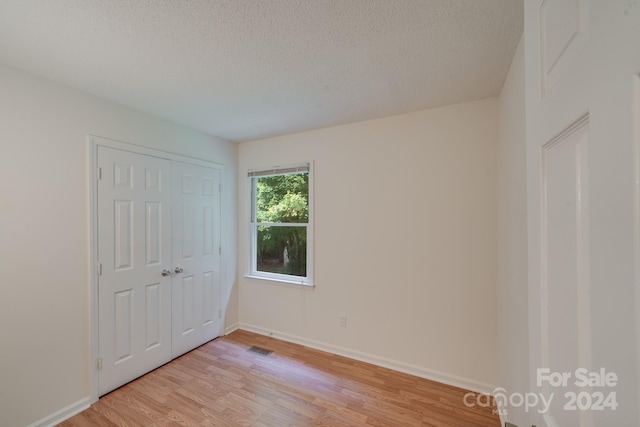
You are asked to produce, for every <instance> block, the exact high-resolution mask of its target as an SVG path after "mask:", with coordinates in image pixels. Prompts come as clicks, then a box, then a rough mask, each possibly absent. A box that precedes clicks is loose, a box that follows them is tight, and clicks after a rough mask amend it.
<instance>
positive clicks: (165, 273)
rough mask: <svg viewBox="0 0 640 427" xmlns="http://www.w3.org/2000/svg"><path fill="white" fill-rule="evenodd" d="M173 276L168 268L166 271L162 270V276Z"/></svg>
mask: <svg viewBox="0 0 640 427" xmlns="http://www.w3.org/2000/svg"><path fill="white" fill-rule="evenodd" d="M170 274H171V272H170V271H169V270H167V269H166V268H165V269H164V270H162V275H163V276H165V277H166V276H169V275H170Z"/></svg>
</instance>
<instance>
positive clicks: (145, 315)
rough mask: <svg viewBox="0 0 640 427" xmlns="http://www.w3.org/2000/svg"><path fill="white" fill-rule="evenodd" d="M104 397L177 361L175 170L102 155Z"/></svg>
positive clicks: (166, 164)
mask: <svg viewBox="0 0 640 427" xmlns="http://www.w3.org/2000/svg"><path fill="white" fill-rule="evenodd" d="M98 166H99V168H100V174H101V178H100V179H99V181H98V239H99V241H98V254H99V262H100V264H101V270H102V271H101V274H100V275H99V277H98V305H99V309H98V310H99V315H98V316H99V321H98V323H99V326H98V334H99V355H100V358H101V361H102V362H101V364H102V366H101V368H100V371H99V384H100V385H99V393H100V395H102V394H105V393H108V392H109V391H111V390H113V389H115V388H117V387H119V386H121V385H123V384H125V383H127V382H129V381H131V380H132V379H134V378H137V377H138V376H140V375H143V374H144V373H146V372H148V371H150V370H152V369H154V368H156V367H158V366H160V365H162V364H164V363H166V362H168V361H169V360H171V276H170V275H166V276H163V275H162V270H163V269H165V268H169V267H170V265H171V237H170V236H171V222H170V213H171V210H170V205H171V191H170V184H171V162H170V161H168V160H165V159H160V158H156V157H151V156H146V155H142V154H134V153H131V152H127V151H122V150H116V149H112V148H107V147H98Z"/></svg>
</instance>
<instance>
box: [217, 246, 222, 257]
mask: <svg viewBox="0 0 640 427" xmlns="http://www.w3.org/2000/svg"><path fill="white" fill-rule="evenodd" d="M218 255H222V246H218Z"/></svg>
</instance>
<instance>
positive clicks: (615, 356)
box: [524, 0, 640, 427]
mask: <svg viewBox="0 0 640 427" xmlns="http://www.w3.org/2000/svg"><path fill="white" fill-rule="evenodd" d="M639 41H640V7H638V5H637V4H636V2H630V1H601V0H572V1H556V0H537V1H528V0H527V1H525V43H524V45H525V52H526V54H525V55H526V58H525V63H526V82H527V92H526V98H527V104H526V109H527V113H526V114H527V126H526V127H527V130H526V132H527V175H528V183H527V185H528V188H527V194H528V199H527V203H528V216H529V217H528V221H529V320H530V322H529V333H530V335H529V338H530V368H531V369H530V389H529V390H528V391H529V392H535V393H542V394H543V395H544V396H546V398H547V399H548V398H552V403H551V405H550V408H549V411H548V412H546V413H544V414H540V413H539V412H538V410H539V409H542V408H541V407H536V408H533V409H529V416H530V417H531V419H530V421H531V422H530V423H528V424H535V425H537V426H538V427H542V426H546V427H557V426H561V427H564V426H580V427H590V426H605V425H606V426H614V425H625V426H631V425H640V418H639V416H638V401H639V397H640V393H639V387H638V378H639V376H638V374H639V370H638V360H640V359H639V358H638V344H639V342H638V329H637V328H638V326H639V325H640V323H638V319H640V307H639V306H638V304H639V303H640V300H638V298H639V296H640V291H638V290H637V289H638V281H637V277H635V274H636V272H637V271H638V270H637V265H638V261H637V260H638V258H639V254H638V248H639V244H638V235H637V234H636V235H634V230H638V214H639V212H638V210H637V208H636V206H637V202H638V200H637V191H638V182H640V181H637V176H638V171H637V170H635V168H636V167H637V166H636V159H635V158H636V156H637V153H638V148H637V144H638V140H637V136H634V131H635V129H637V128H638V127H637V126H638V117H637V113H636V114H635V115H634V107H633V102H634V97H635V88H634V83H636V81H637V77H636V75H637V73H639V72H640V49H639V48H638V46H639ZM636 233H637V232H636ZM634 239H635V242H634ZM540 369H546V370H548V371H547V372H550V373H552V374H554V375H565V378H566V381H565V382H562V381H561V382H555V383H554V382H553V381H550V380H549V377H548V376H546V375H543V374H544V372H541V371H540ZM577 369H585V370H587V372H589V373H596V374H597V375H601V369H604V370H605V372H606V373H612V374H615V375H616V377H617V378H618V380H617V381H616V385H615V386H611V385H606V386H593V387H589V386H585V385H583V384H582V383H581V381H580V378H578V375H577V372H576V370H577ZM605 375H606V374H605ZM556 378H558V377H556ZM611 393H613V395H611ZM602 395H603V396H604V397H605V398H607V397H608V396H610V395H611V396H612V398H613V399H612V400H604V401H603V400H602V399H600V396H602ZM576 397H577V399H576ZM614 401H615V405H614ZM607 403H609V404H610V405H609V406H607Z"/></svg>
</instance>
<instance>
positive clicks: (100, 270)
mask: <svg viewBox="0 0 640 427" xmlns="http://www.w3.org/2000/svg"><path fill="white" fill-rule="evenodd" d="M96 272H97V273H98V276H102V263H101V262H99V263H98V265H97V266H96Z"/></svg>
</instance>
